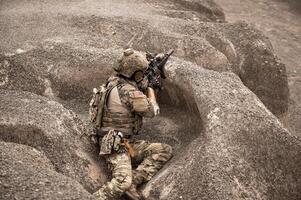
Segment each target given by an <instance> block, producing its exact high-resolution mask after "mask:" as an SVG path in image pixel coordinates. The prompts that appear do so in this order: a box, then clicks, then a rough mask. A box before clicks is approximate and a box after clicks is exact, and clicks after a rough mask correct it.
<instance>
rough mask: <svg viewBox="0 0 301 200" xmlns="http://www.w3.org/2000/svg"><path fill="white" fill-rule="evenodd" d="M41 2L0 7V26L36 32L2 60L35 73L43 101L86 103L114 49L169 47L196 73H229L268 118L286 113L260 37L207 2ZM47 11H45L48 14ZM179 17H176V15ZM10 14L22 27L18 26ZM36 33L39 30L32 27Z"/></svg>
mask: <svg viewBox="0 0 301 200" xmlns="http://www.w3.org/2000/svg"><path fill="white" fill-rule="evenodd" d="M69 4H70V5H69ZM26 5H27V3H26ZM30 5H31V6H33V8H34V7H35V6H37V5H36V4H33V5H32V4H30ZM42 5H43V6H41V9H42V10H41V12H40V13H38V14H37V13H35V15H32V10H31V9H29V8H28V12H19V13H15V12H14V11H13V10H10V9H9V3H5V4H3V8H4V10H6V12H3V18H1V19H0V20H1V22H2V23H3V24H5V25H6V26H7V27H11V26H13V27H16V28H15V29H16V30H15V31H17V32H22V33H23V32H24V33H27V34H28V32H29V33H31V32H33V30H36V33H35V34H40V35H39V37H35V38H37V40H34V41H32V37H30V36H27V35H26V34H22V35H23V36H24V37H25V38H24V41H26V42H24V43H23V45H20V49H18V50H19V51H17V52H18V54H17V55H13V56H10V59H8V58H6V59H8V60H10V62H11V63H12V65H11V66H12V67H11V71H12V72H14V71H15V68H16V67H17V66H19V63H22V65H21V67H23V68H24V69H25V70H27V69H28V70H29V71H32V72H35V73H37V75H38V77H39V78H38V80H39V81H36V82H35V84H34V85H37V86H35V87H39V88H40V89H39V90H37V93H41V91H40V90H43V89H45V91H42V94H45V95H48V96H51V95H54V96H58V97H60V98H63V99H74V98H78V99H81V100H82V99H85V101H87V99H88V98H87V96H88V95H87V94H88V93H87V91H90V90H91V88H92V87H94V86H95V85H97V84H96V83H95V82H97V79H98V78H99V81H103V80H104V78H103V77H105V76H107V75H108V74H109V73H111V72H112V71H111V70H108V68H109V67H110V66H111V65H112V64H113V62H114V61H115V60H116V58H117V57H118V54H117V52H120V50H121V49H123V48H126V47H134V48H135V49H138V50H141V51H147V50H148V51H166V50H167V49H169V48H173V49H175V53H174V55H175V56H177V57H180V58H183V59H185V60H187V61H191V62H195V63H197V64H198V65H199V66H202V67H204V68H207V69H211V70H215V71H219V72H222V71H232V72H234V73H236V74H237V75H238V76H239V77H240V78H241V80H242V81H243V83H244V84H245V85H246V86H247V87H248V88H249V89H251V90H252V91H253V92H254V93H255V94H256V95H257V96H258V97H259V98H260V99H261V100H262V102H263V103H264V104H265V105H266V106H267V107H268V109H270V110H271V111H272V112H273V113H274V114H277V115H278V114H281V113H284V112H286V111H287V107H288V85H287V77H286V70H285V66H284V65H283V64H282V63H281V62H280V61H279V60H278V58H277V56H275V55H274V52H273V48H272V47H271V44H270V42H269V41H268V39H267V38H266V37H265V36H264V35H263V34H262V33H261V32H260V31H258V30H256V29H255V28H254V27H252V26H250V25H247V24H245V23H242V22H238V23H234V24H231V23H226V22H224V14H223V12H222V9H221V8H220V7H219V6H218V5H216V4H215V3H214V2H213V1H211V0H201V1H195V0H170V1H167V2H165V1H150V2H147V3H145V2H138V1H131V0H128V1H108V0H106V1H102V3H101V5H99V2H96V1H92V0H90V1H88V2H84V3H76V2H69V3H66V5H69V6H66V5H65V4H62V3H61V2H57V3H55V4H53V3H51V2H47V3H42ZM71 6H72V9H71V10H70V9H69V8H70V7H71ZM112 6H113V7H114V10H112V9H111V8H112ZM14 7H15V8H16V10H21V8H23V7H24V5H23V3H18V2H14ZM48 7H51V8H52V9H51V11H52V12H51V13H49V9H48ZM171 13H176V15H175V16H174V15H173V14H171ZM181 13H184V14H183V16H182V17H181ZM187 13H188V14H187ZM55 14H56V15H55ZM189 14H191V16H189ZM12 16H13V17H15V18H20V19H22V20H24V21H25V22H30V23H29V25H28V26H23V25H20V24H19V22H18V21H16V20H12V19H11V18H12ZM217 21H220V22H222V23H216V22H217ZM42 24H47V26H44V25H42ZM49 27H55V29H54V30H53V31H51V32H50V33H49V34H48V35H47V34H45V31H46V30H47V28H49ZM39 28H40V29H41V30H37V29H39ZM29 29H30V30H29ZM58 29H61V30H62V31H59V30H58ZM51 30H52V29H51ZM2 32H3V34H4V35H7V36H11V35H12V34H13V33H11V29H9V31H8V32H7V30H5V29H3V30H2V29H0V34H1V33H2ZM8 38H14V37H8ZM0 41H1V42H0V47H2V46H1V45H4V47H3V49H9V48H13V47H14V46H15V45H17V44H16V43H17V41H16V40H15V38H14V40H12V39H8V41H6V40H5V41H3V42H2V40H1V38H0ZM18 41H19V40H18ZM28 41H30V42H28ZM22 49H25V50H24V51H22ZM0 52H1V51H0ZM20 52H22V53H20ZM111 52H114V53H113V54H112V53H111ZM115 52H116V53H115ZM14 54H15V52H14ZM7 55H11V54H7ZM107 55H109V56H107ZM23 65H24V66H23ZM18 70H19V69H18ZM22 70H23V69H22ZM19 71H20V70H19ZM32 72H31V73H32ZM41 72H43V74H40V73H41ZM39 82H41V83H42V86H39V85H41V84H38V83H39ZM43 84H44V85H43ZM62 85H63V86H66V87H62ZM6 86H7V84H6V85H3V86H2V88H5V87H6ZM25 86H26V85H25ZM25 86H24V87H25ZM0 87H1V85H0ZM11 87H12V88H18V87H17V85H16V86H11ZM49 88H51V89H52V91H51V90H50V89H49ZM21 89H23V88H21ZM77 91H79V92H77ZM78 94H79V95H80V96H78Z"/></svg>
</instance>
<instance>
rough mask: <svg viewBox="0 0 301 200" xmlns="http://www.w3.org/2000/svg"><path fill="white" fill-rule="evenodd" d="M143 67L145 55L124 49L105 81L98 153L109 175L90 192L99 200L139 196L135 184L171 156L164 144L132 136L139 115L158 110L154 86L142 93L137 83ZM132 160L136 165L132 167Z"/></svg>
mask: <svg viewBox="0 0 301 200" xmlns="http://www.w3.org/2000/svg"><path fill="white" fill-rule="evenodd" d="M147 68H148V61H147V59H146V56H145V55H143V54H141V53H140V52H137V51H134V50H132V49H127V50H125V51H124V53H123V56H122V57H121V59H120V60H119V61H118V66H117V67H116V68H115V71H116V72H117V75H116V76H113V77H110V78H109V79H108V82H107V84H106V87H107V88H108V91H109V92H108V94H107V95H106V98H105V103H104V108H103V117H102V122H101V124H102V128H101V131H100V133H99V135H100V136H101V139H100V155H102V156H104V158H105V159H106V161H107V162H108V164H109V168H110V170H111V172H112V179H111V181H109V182H107V183H106V184H104V185H103V186H102V187H101V188H100V189H99V190H98V191H97V192H95V193H94V196H95V197H97V199H99V200H107V199H110V200H111V199H118V198H119V197H120V196H121V195H122V194H124V193H126V195H128V196H129V197H130V198H132V199H142V198H143V197H142V195H141V194H140V193H138V192H137V186H139V185H141V184H142V183H144V182H147V181H149V180H150V179H151V178H152V177H153V176H154V175H155V174H156V173H157V172H158V171H159V170H160V169H161V168H162V167H163V165H164V164H165V163H166V162H167V161H168V160H169V159H170V158H171V157H172V148H171V146H169V145H168V144H163V143H150V142H147V141H144V140H135V139H134V138H133V135H135V134H138V132H139V130H140V129H141V126H142V118H143V117H154V116H156V115H157V114H159V106H158V104H157V101H156V96H155V92H154V90H153V89H152V88H150V87H147V88H146V90H145V93H146V95H145V94H144V93H143V92H142V89H141V88H140V87H138V84H140V83H141V81H142V80H143V78H144V77H143V74H144V72H145V71H146V69H147ZM132 164H135V165H136V166H137V168H135V169H133V168H132Z"/></svg>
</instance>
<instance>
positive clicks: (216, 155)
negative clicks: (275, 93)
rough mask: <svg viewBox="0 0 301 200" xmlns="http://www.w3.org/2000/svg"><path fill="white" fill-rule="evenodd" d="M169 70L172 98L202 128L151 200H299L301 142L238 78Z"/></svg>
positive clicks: (188, 67)
mask: <svg viewBox="0 0 301 200" xmlns="http://www.w3.org/2000/svg"><path fill="white" fill-rule="evenodd" d="M171 63H172V65H171V66H169V67H168V75H169V78H170V80H169V81H168V82H169V83H168V84H167V88H166V90H167V91H166V93H167V96H168V97H167V98H169V100H170V104H172V105H177V103H178V102H179V101H178V100H179V99H182V100H184V102H186V106H185V109H186V110H187V112H191V113H198V115H199V118H200V119H201V120H202V127H203V128H202V129H201V130H200V132H199V135H198V136H197V138H196V139H194V140H192V141H191V142H190V143H189V145H185V146H182V147H181V148H180V149H181V153H179V154H177V155H176V156H175V157H174V158H173V160H172V161H170V163H169V164H168V166H166V167H165V169H164V170H162V172H161V173H160V174H159V175H157V176H156V177H155V178H154V179H153V180H151V181H150V182H149V183H148V184H147V185H146V187H145V189H144V194H145V195H146V196H148V199H299V198H300V197H301V193H300V190H299V187H300V184H301V179H300V174H301V170H300V164H301V143H300V140H298V139H297V138H295V137H293V136H292V135H290V133H289V132H287V130H286V129H285V128H284V127H283V126H282V125H281V124H280V122H279V121H278V119H277V118H276V117H275V116H274V115H273V114H272V113H271V112H270V111H269V110H268V109H266V107H265V106H264V105H263V103H262V102H261V101H260V100H259V99H258V97H257V96H256V95H255V94H254V93H252V92H251V91H250V90H249V89H248V88H246V87H245V86H244V85H243V83H242V82H241V80H240V79H239V77H238V76H236V75H235V74H233V73H229V72H224V73H217V72H213V71H209V70H205V69H201V68H199V67H198V66H196V65H194V64H193V63H189V62H184V61H180V60H173V61H171ZM175 91H177V92H175ZM187 128H188V127H187ZM185 137H187V134H186V133H185V132H182V135H180V136H179V140H181V139H183V138H185Z"/></svg>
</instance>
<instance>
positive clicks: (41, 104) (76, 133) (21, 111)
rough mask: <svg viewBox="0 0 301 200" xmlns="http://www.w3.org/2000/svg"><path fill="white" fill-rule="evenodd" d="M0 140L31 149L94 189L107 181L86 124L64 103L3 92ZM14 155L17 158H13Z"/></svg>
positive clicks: (0, 91) (24, 93)
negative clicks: (89, 137) (39, 152)
mask: <svg viewBox="0 0 301 200" xmlns="http://www.w3.org/2000/svg"><path fill="white" fill-rule="evenodd" d="M0 94H1V95H0V110H1V114H0V140H3V141H5V142H13V143H18V144H24V145H28V146H31V147H33V148H35V149H37V150H38V151H41V152H43V153H44V154H45V156H47V158H48V159H49V160H50V161H51V163H52V164H53V166H54V169H55V170H56V171H57V172H59V173H61V174H63V175H65V176H68V177H70V178H72V179H74V180H75V181H77V182H79V183H81V184H82V185H83V186H84V187H85V188H86V189H87V190H90V191H91V190H94V189H95V188H97V187H99V186H100V185H101V184H102V183H103V181H104V180H105V176H104V172H103V170H102V169H101V165H100V163H99V159H98V157H97V152H96V151H97V150H96V149H94V148H93V147H94V146H93V145H92V144H91V143H90V142H89V141H88V140H87V138H86V137H85V136H83V135H84V134H87V133H86V131H87V130H85V128H84V126H83V124H82V122H81V121H80V120H79V119H78V118H77V117H76V115H75V114H74V113H73V112H71V111H69V110H67V109H65V108H64V107H63V106H62V105H61V104H59V103H57V102H55V101H52V100H49V99H47V98H45V97H41V96H38V95H35V94H32V93H28V92H21V91H12V90H11V91H10V90H0ZM12 156H13V155H12Z"/></svg>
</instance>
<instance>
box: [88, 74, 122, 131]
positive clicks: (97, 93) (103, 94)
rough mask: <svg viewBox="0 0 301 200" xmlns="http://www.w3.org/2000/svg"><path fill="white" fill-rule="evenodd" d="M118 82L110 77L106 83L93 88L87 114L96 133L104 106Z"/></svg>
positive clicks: (99, 128) (100, 122) (100, 124)
mask: <svg viewBox="0 0 301 200" xmlns="http://www.w3.org/2000/svg"><path fill="white" fill-rule="evenodd" d="M118 84H119V81H118V80H117V79H116V78H110V79H109V80H108V82H107V83H106V84H102V85H100V87H99V88H94V89H93V96H92V99H91V101H90V106H89V115H90V121H91V123H92V126H93V132H94V133H95V134H96V135H98V134H99V133H100V130H101V127H102V118H103V113H104V107H105V105H106V102H107V98H108V96H109V94H110V92H111V90H112V89H113V88H114V87H115V86H117V85H118Z"/></svg>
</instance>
